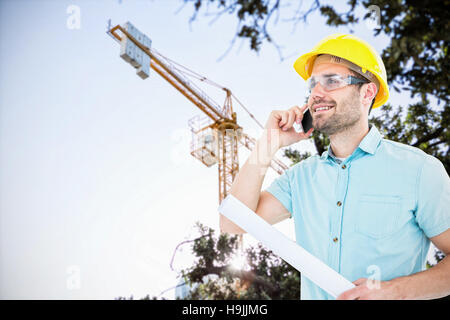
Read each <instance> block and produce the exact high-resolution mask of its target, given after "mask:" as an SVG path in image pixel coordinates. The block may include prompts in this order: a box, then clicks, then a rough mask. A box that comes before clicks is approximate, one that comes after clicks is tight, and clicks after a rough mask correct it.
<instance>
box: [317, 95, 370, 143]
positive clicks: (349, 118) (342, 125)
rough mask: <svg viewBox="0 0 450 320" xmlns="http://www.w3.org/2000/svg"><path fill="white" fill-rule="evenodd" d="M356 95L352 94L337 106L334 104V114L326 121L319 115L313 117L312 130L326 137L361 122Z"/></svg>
mask: <svg viewBox="0 0 450 320" xmlns="http://www.w3.org/2000/svg"><path fill="white" fill-rule="evenodd" d="M361 116H362V114H361V109H360V108H359V101H358V95H357V94H356V92H355V94H352V95H350V96H349V97H348V98H347V99H345V100H343V101H342V102H341V103H339V104H336V103H335V104H334V113H333V115H331V116H330V117H328V118H327V119H325V117H323V116H322V115H321V114H319V115H316V116H315V117H313V127H314V130H317V131H320V132H322V133H323V134H326V135H327V136H331V135H334V134H336V133H339V132H343V131H346V130H348V129H350V128H352V127H353V126H355V124H356V123H358V122H359V121H360V120H361Z"/></svg>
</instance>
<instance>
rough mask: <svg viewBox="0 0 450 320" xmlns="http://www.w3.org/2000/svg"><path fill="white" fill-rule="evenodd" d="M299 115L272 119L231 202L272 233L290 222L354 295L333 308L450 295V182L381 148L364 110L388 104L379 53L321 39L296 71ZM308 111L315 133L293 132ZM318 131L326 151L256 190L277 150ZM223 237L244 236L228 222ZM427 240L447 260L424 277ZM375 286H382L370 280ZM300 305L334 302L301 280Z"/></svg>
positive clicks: (416, 152) (432, 167) (423, 159)
mask: <svg viewBox="0 0 450 320" xmlns="http://www.w3.org/2000/svg"><path fill="white" fill-rule="evenodd" d="M294 68H295V69H296V71H297V72H298V73H299V74H300V75H301V76H302V77H303V78H304V79H305V80H308V86H309V89H310V96H309V99H308V103H307V104H306V105H304V106H303V107H301V108H300V107H298V106H295V107H292V108H290V109H289V110H285V111H273V112H272V113H271V114H270V116H269V119H268V121H267V123H266V126H265V131H264V134H263V135H262V136H261V138H260V139H259V140H258V142H257V144H256V148H255V149H254V150H253V151H252V154H251V155H250V157H249V159H248V160H247V162H246V163H245V164H244V166H243V167H242V168H241V170H240V172H239V174H238V175H237V176H236V178H235V180H234V182H233V186H232V188H231V194H232V195H233V196H235V197H236V198H238V199H239V200H240V201H242V202H243V203H244V204H246V205H247V206H248V207H249V208H250V209H252V210H253V211H255V212H256V213H257V214H258V215H259V216H261V217H262V218H263V219H265V220H266V221H267V222H269V223H271V224H274V223H277V222H280V221H282V220H284V219H286V218H289V217H291V218H293V219H294V224H295V232H296V240H297V243H298V244H299V245H301V246H302V247H304V248H305V249H306V250H308V251H309V252H311V253H312V254H313V255H315V256H316V257H318V258H319V259H321V260H322V261H323V262H325V263H326V264H327V265H329V266H330V267H331V268H333V269H334V270H336V271H337V272H339V273H340V274H342V275H343V276H344V277H346V278H347V279H349V280H350V281H354V284H355V285H356V287H355V288H354V289H351V290H349V291H347V292H344V293H343V294H341V295H340V296H339V297H338V299H433V298H439V297H443V296H446V295H449V294H450V260H449V259H450V257H449V255H448V254H449V253H450V229H449V228H450V179H449V177H448V175H447V173H446V171H445V169H444V167H443V165H442V163H441V162H440V161H439V160H437V159H436V158H434V157H432V156H430V155H427V154H426V153H424V152H422V151H421V150H420V149H417V148H413V147H411V146H407V145H403V144H400V143H397V142H393V141H389V140H386V139H383V138H382V137H381V135H380V133H379V131H378V130H377V128H376V127H374V126H373V125H372V126H369V123H368V114H369V111H370V109H371V108H376V107H379V106H381V105H382V104H383V103H385V102H386V101H387V99H388V97H389V89H388V86H387V80H386V71H385V67H384V64H383V61H382V60H381V58H380V56H379V55H378V53H377V52H376V51H375V50H374V49H373V48H372V47H371V46H370V45H369V44H367V43H365V42H364V41H362V40H360V39H358V38H356V37H354V36H351V35H332V36H330V37H327V38H325V39H324V40H322V41H321V42H319V44H318V45H317V46H316V47H315V48H314V49H313V50H312V51H311V52H309V53H307V54H305V55H303V56H301V57H300V58H299V59H298V60H297V61H296V62H295V64H294ZM306 108H309V111H310V112H311V115H312V118H313V128H312V129H311V130H309V131H308V132H306V133H297V132H295V130H294V129H293V124H294V122H297V123H300V121H301V119H302V117H303V112H304V110H306ZM314 129H315V130H319V131H320V132H323V133H324V134H326V135H328V136H329V138H330V146H329V148H328V150H327V151H325V152H324V153H323V154H322V155H315V156H312V157H309V158H308V159H306V160H304V161H301V162H300V163H298V164H296V165H294V166H292V167H291V168H290V169H289V170H287V171H286V172H285V173H284V174H283V175H282V176H281V177H279V178H278V179H276V180H275V181H274V182H273V183H272V184H271V185H270V186H269V188H268V189H267V190H265V191H262V192H261V186H262V183H263V180H264V176H265V173H266V171H267V168H268V166H269V164H270V161H271V159H272V158H273V156H274V155H275V153H276V151H277V150H279V149H280V148H282V147H285V146H289V145H291V144H293V143H296V142H298V141H300V140H303V139H306V138H308V137H310V136H311V134H312V131H313V130H314ZM220 225H221V229H222V230H223V231H224V232H229V233H243V232H244V231H243V230H242V229H240V228H239V227H238V226H237V225H235V224H234V223H233V222H231V221H230V220H228V219H227V218H226V217H224V216H222V215H221V217H220ZM430 241H431V242H432V243H433V244H434V245H435V246H436V247H437V248H439V249H440V250H441V251H442V252H443V253H444V254H446V255H447V256H446V257H445V258H444V259H443V260H442V261H441V262H439V263H438V264H437V265H436V266H434V267H433V268H431V269H429V270H426V271H423V270H424V269H425V262H426V256H427V252H428V249H429V246H430ZM374 280H381V281H378V282H377V281H374ZM301 297H302V299H330V298H332V297H331V296H330V295H328V294H327V293H326V292H325V291H323V290H322V289H321V288H319V287H318V286H316V285H315V284H314V283H312V282H311V281H310V280H308V279H307V278H304V277H302V278H301Z"/></svg>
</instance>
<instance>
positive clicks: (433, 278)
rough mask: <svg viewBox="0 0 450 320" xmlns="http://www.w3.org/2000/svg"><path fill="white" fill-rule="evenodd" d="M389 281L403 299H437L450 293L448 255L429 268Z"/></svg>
mask: <svg viewBox="0 0 450 320" xmlns="http://www.w3.org/2000/svg"><path fill="white" fill-rule="evenodd" d="M391 282H392V284H393V285H394V286H395V288H396V290H398V292H399V294H400V296H401V298H403V299H408V300H412V299H420V300H423V299H437V298H442V297H445V296H447V295H450V256H446V257H445V258H444V259H442V260H441V261H440V262H439V263H438V264H436V265H435V266H433V267H432V268H431V269H428V270H425V271H422V272H418V273H415V274H413V275H410V276H405V277H399V278H396V279H393V280H392V281H391Z"/></svg>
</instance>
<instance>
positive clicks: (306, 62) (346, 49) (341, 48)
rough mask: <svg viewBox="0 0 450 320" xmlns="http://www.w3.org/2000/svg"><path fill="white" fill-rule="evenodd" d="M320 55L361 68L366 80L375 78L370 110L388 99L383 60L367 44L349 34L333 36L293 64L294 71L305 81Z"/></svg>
mask: <svg viewBox="0 0 450 320" xmlns="http://www.w3.org/2000/svg"><path fill="white" fill-rule="evenodd" d="M320 54H329V55H332V56H336V57H339V58H343V59H345V60H348V61H350V62H352V63H354V64H355V65H357V66H358V67H360V68H361V72H360V73H361V74H362V75H363V76H366V77H367V78H368V79H370V78H371V77H373V76H375V77H376V79H377V80H378V82H379V88H378V92H377V95H376V96H375V102H374V104H373V107H372V108H377V107H379V106H381V105H383V104H384V103H385V102H386V101H387V100H388V99H389V88H388V85H387V76H386V69H385V67H384V63H383V60H381V57H380V55H379V54H378V53H377V52H376V51H375V49H374V48H373V47H372V46H371V45H369V44H368V43H367V42H365V41H363V40H361V39H359V38H357V37H355V36H353V35H349V34H340V33H338V34H333V35H331V36H328V37H326V38H325V39H323V40H322V41H320V42H319V43H318V44H317V45H316V46H315V47H314V48H313V49H312V50H311V52H308V53H306V54H304V55H302V56H301V57H300V58H298V59H297V60H296V61H295V63H294V69H295V71H297V73H298V74H299V75H300V76H301V77H302V78H303V79H305V80H308V78H309V77H310V76H311V72H312V68H313V66H314V61H315V60H316V58H317V56H318V55H320Z"/></svg>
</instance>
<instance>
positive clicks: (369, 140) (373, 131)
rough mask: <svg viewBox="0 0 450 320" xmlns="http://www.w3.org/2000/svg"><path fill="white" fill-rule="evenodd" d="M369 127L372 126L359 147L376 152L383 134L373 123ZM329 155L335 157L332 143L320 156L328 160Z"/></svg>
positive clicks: (371, 152) (372, 152)
mask: <svg viewBox="0 0 450 320" xmlns="http://www.w3.org/2000/svg"><path fill="white" fill-rule="evenodd" d="M369 128H370V130H369V132H368V133H367V134H366V136H365V137H364V138H363V139H362V141H361V142H360V143H359V146H358V148H359V149H361V150H363V151H365V152H367V153H370V154H375V152H376V151H377V148H378V145H379V144H380V141H381V139H382V136H381V133H380V131H378V129H377V127H375V126H374V125H372V124H371V125H370V127H369ZM328 157H335V156H334V154H333V150H332V149H331V145H329V146H328V149H327V150H326V151H324V152H323V153H322V155H321V156H320V158H321V159H322V160H326V159H327V158H328Z"/></svg>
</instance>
